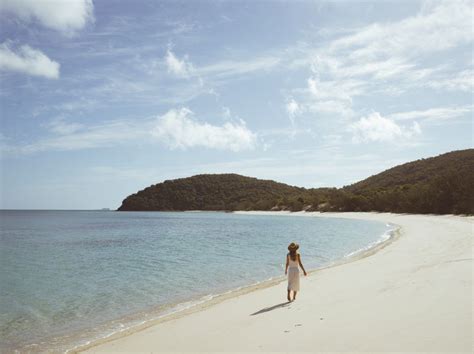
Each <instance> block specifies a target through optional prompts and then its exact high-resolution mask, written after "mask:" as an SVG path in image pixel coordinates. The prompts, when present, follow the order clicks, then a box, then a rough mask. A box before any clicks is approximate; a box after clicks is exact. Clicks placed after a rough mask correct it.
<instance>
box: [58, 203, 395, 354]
mask: <svg viewBox="0 0 474 354" xmlns="http://www.w3.org/2000/svg"><path fill="white" fill-rule="evenodd" d="M191 212H201V211H191ZM233 213H234V214H241V215H275V216H298V217H321V218H325V217H330V218H344V216H341V215H340V214H341V213H320V212H305V211H299V212H289V211H235V212H233ZM328 214H334V215H331V216H326V215H328ZM364 220H365V219H364ZM387 224H390V226H392V227H393V228H391V229H389V230H387V232H388V237H386V238H385V239H384V238H383V237H384V235H385V233H384V234H382V235H381V236H380V238H379V239H378V240H377V241H375V242H374V243H373V244H369V245H367V246H366V247H365V248H363V249H358V250H355V251H353V252H351V253H350V254H348V255H345V256H344V257H342V258H340V259H337V260H334V261H332V262H330V263H329V264H327V265H324V266H321V267H317V268H312V269H309V270H308V271H307V273H308V276H312V275H314V274H316V273H318V272H321V271H323V270H325V269H329V268H333V267H338V266H341V265H344V264H348V263H351V262H355V261H358V260H360V259H363V258H366V257H369V256H371V255H373V254H375V253H377V252H378V251H380V250H381V249H383V248H385V247H387V246H388V245H390V244H391V243H393V242H395V241H396V240H398V239H399V238H400V237H401V231H402V230H401V229H402V228H401V226H400V225H397V224H393V223H387ZM369 246H370V247H369ZM286 279H287V278H286V276H285V275H282V276H278V277H274V278H270V279H265V280H262V281H260V282H257V283H253V284H249V285H244V286H241V287H238V288H235V289H230V290H228V291H226V292H224V293H219V294H216V295H207V296H204V297H208V296H212V298H211V299H210V300H207V301H206V300H204V301H203V302H199V299H195V301H196V303H195V304H194V305H192V306H191V307H190V308H185V309H183V310H178V311H174V312H171V313H165V314H163V315H160V316H158V317H157V318H155V319H151V320H146V322H143V323H140V324H138V325H134V326H132V327H127V328H125V329H123V330H120V331H117V332H114V333H111V334H109V335H107V336H105V337H103V338H99V339H96V340H93V341H91V342H90V343H87V344H81V345H78V346H76V347H74V348H71V349H68V350H67V351H66V352H67V353H81V352H87V351H89V350H91V349H93V348H95V347H98V346H101V345H104V344H106V343H109V342H113V341H115V340H118V339H121V338H125V337H128V336H131V335H134V334H135V333H139V332H141V331H143V330H146V329H148V328H150V327H154V326H157V325H160V324H162V323H165V322H169V321H174V320H178V319H180V318H183V317H186V316H188V315H191V314H193V313H197V312H201V311H205V310H207V309H209V308H211V307H213V306H215V305H218V304H221V303H223V302H225V301H227V300H230V299H233V298H237V297H239V296H243V295H246V294H250V293H253V292H257V291H260V290H263V289H267V288H270V287H274V286H277V285H279V284H281V283H282V282H285V281H286ZM190 302H193V300H190ZM180 304H181V303H179V304H173V305H170V307H171V308H173V307H176V306H179V305H180Z"/></svg>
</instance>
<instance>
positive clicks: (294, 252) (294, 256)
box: [290, 250, 296, 261]
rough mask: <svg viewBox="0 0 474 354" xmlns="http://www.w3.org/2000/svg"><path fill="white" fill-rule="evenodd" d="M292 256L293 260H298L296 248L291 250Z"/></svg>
mask: <svg viewBox="0 0 474 354" xmlns="http://www.w3.org/2000/svg"><path fill="white" fill-rule="evenodd" d="M290 258H291V260H292V261H296V250H291V251H290Z"/></svg>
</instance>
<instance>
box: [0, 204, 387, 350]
mask: <svg viewBox="0 0 474 354" xmlns="http://www.w3.org/2000/svg"><path fill="white" fill-rule="evenodd" d="M0 225H1V228H0V284H1V287H0V337H1V338H2V341H1V344H0V350H1V351H10V350H12V349H14V348H15V349H23V350H32V351H37V350H38V351H41V350H47V349H50V348H55V349H57V350H66V349H68V348H72V347H74V346H76V345H80V344H83V343H85V342H87V341H89V340H93V339H96V338H99V337H101V336H106V335H108V334H110V333H112V332H115V331H117V330H121V329H124V328H127V327H129V326H133V325H135V324H137V323H140V322H143V321H146V320H149V319H152V318H156V316H160V315H163V314H166V313H169V312H172V311H176V310H179V309H182V308H185V307H186V306H192V305H193V304H195V303H197V302H202V301H207V300H209V299H210V298H212V296H213V295H215V294H220V293H223V292H226V291H229V290H232V289H235V288H238V287H242V286H246V285H250V284H253V283H256V282H260V281H264V280H267V279H270V278H273V277H278V276H281V275H283V272H284V263H285V256H286V253H287V249H286V247H287V245H288V244H289V243H290V242H292V241H295V242H298V243H299V244H300V246H301V248H300V253H301V255H302V260H303V263H304V265H305V267H306V269H313V268H317V267H321V266H324V265H328V264H330V263H331V262H333V261H335V260H338V259H340V258H343V257H344V256H346V255H348V254H350V253H352V252H354V251H357V250H360V249H363V248H365V247H367V246H368V245H371V244H373V243H374V242H377V241H380V240H381V239H382V238H383V237H386V235H387V231H388V229H389V226H388V225H385V224H383V223H379V222H373V221H359V220H349V219H333V218H316V217H300V216H279V215H276V216H275V215H242V214H233V213H213V212H200V213H165V212H108V211H0ZM282 297H283V298H284V294H282Z"/></svg>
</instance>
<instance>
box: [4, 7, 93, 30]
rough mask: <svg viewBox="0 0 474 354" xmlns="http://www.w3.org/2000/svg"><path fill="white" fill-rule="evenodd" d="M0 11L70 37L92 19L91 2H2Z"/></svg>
mask: <svg viewBox="0 0 474 354" xmlns="http://www.w3.org/2000/svg"><path fill="white" fill-rule="evenodd" d="M0 11H2V12H8V13H10V14H14V15H16V16H17V17H19V18H20V19H21V20H23V21H26V22H32V21H35V20H36V21H38V22H39V23H41V24H42V25H43V26H45V27H47V28H51V29H53V30H56V31H60V32H62V33H64V34H66V35H71V34H73V33H74V32H75V31H77V30H80V29H82V28H83V27H84V26H85V25H86V24H87V22H89V21H93V19H94V15H93V13H94V5H93V3H92V0H67V1H64V0H48V1H38V0H2V1H1V2H0Z"/></svg>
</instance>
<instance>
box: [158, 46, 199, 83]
mask: <svg viewBox="0 0 474 354" xmlns="http://www.w3.org/2000/svg"><path fill="white" fill-rule="evenodd" d="M165 59H166V66H167V67H168V72H170V73H172V74H174V75H176V76H179V77H189V75H190V74H191V73H192V72H193V70H194V67H193V65H192V64H191V63H190V62H189V60H188V57H187V56H184V58H183V59H181V60H180V59H178V57H176V55H175V54H174V53H173V52H172V51H171V50H168V52H167V53H166V58H165Z"/></svg>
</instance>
